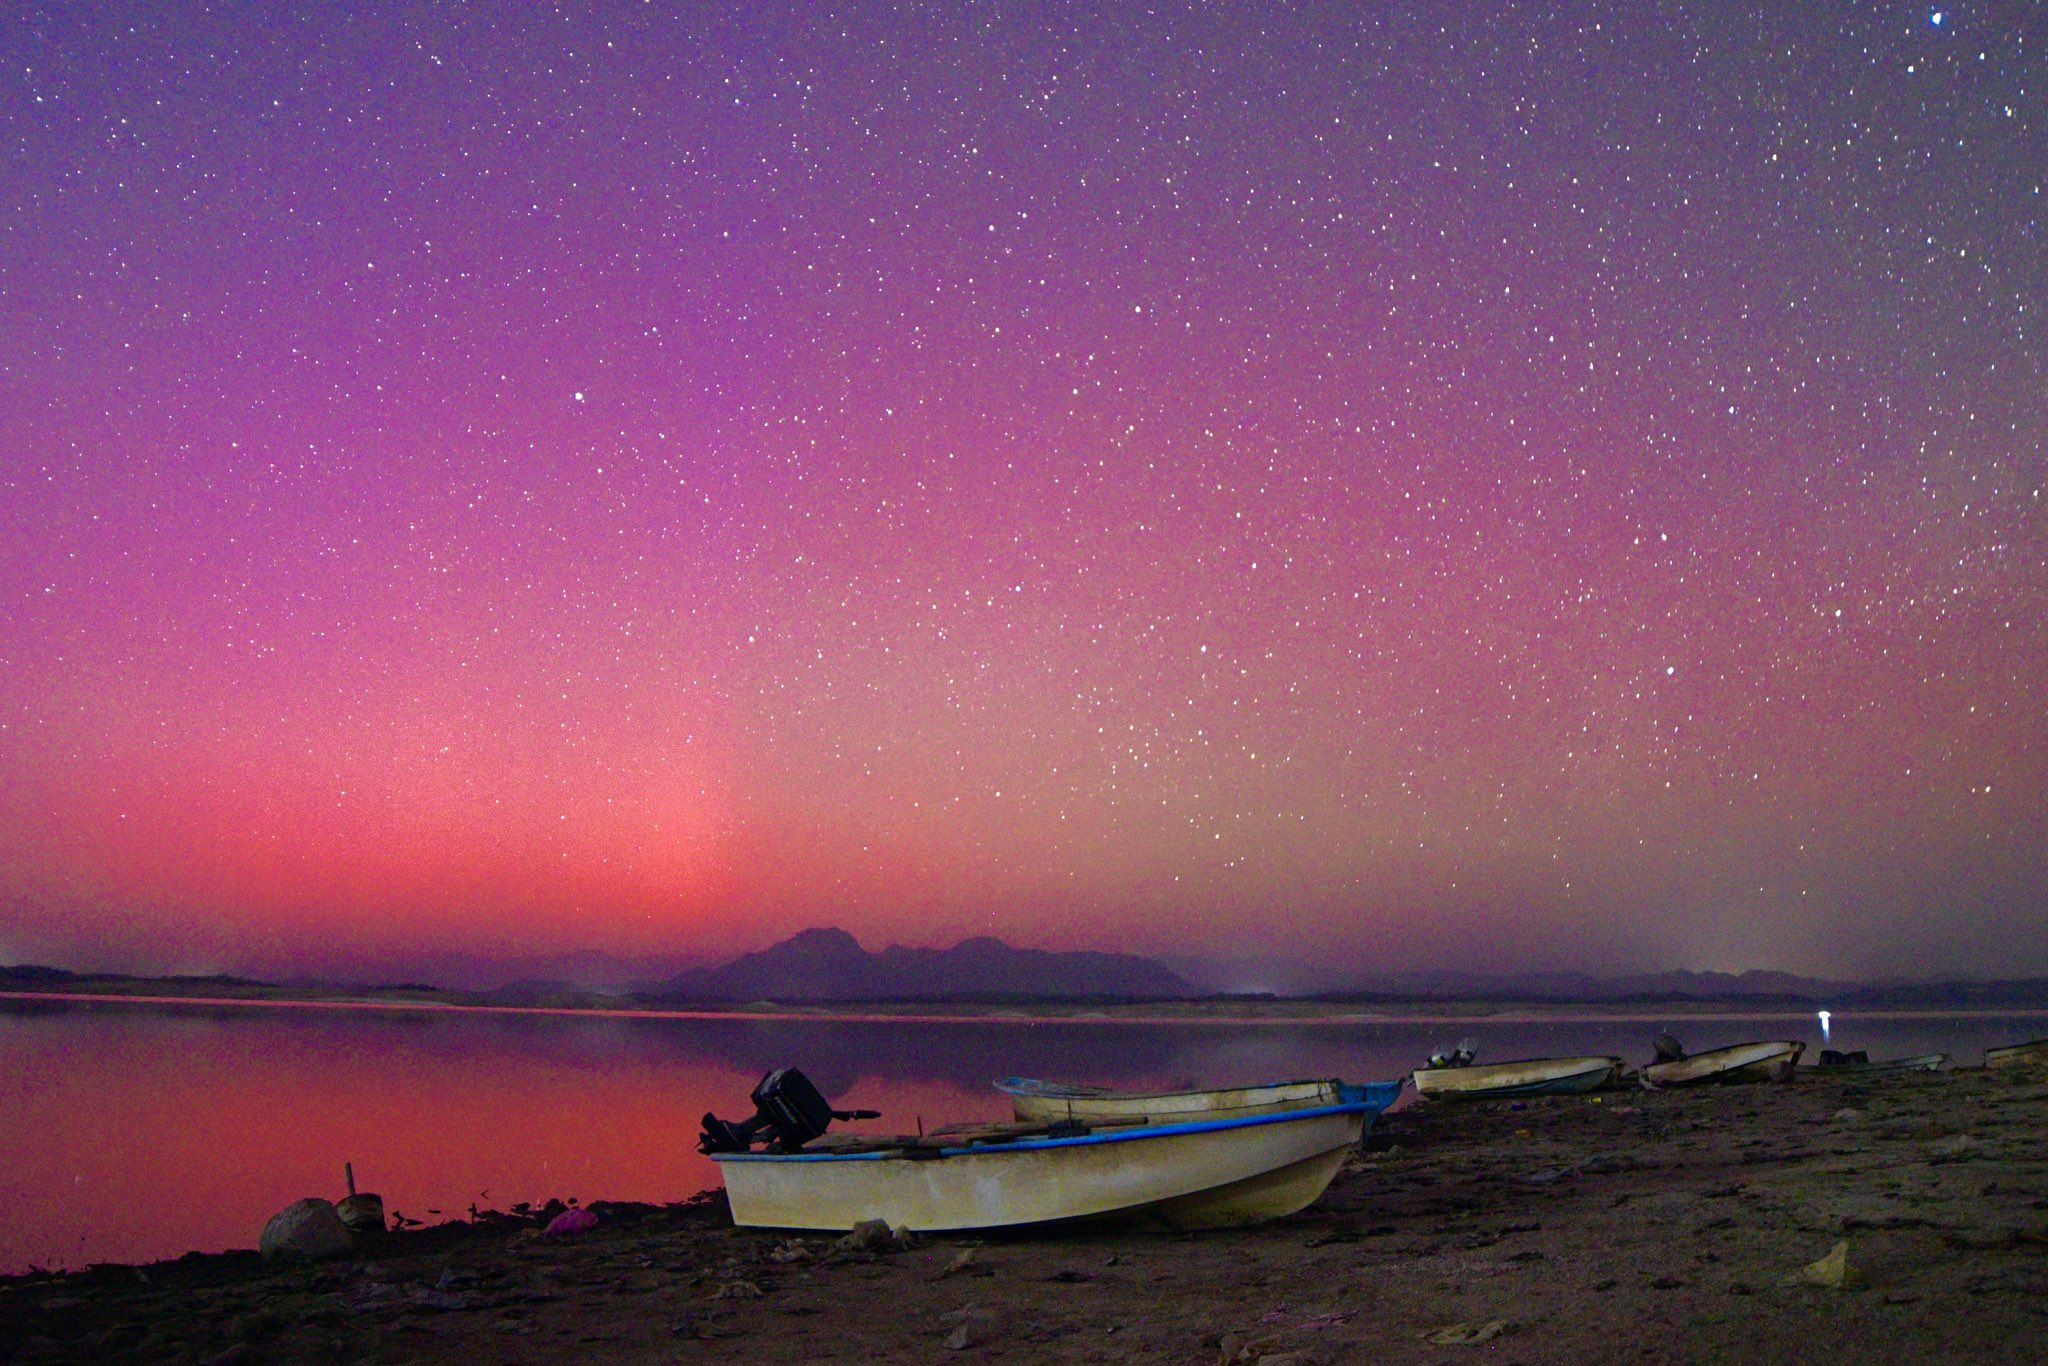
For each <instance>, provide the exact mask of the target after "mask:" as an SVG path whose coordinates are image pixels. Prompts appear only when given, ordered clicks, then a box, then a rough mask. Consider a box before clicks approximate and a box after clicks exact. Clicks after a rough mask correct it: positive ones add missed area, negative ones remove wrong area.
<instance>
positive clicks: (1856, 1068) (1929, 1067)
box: [1819, 1053, 1948, 1077]
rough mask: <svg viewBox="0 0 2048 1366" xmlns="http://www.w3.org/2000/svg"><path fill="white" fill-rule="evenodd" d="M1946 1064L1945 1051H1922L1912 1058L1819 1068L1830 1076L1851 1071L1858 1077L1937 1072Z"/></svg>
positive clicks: (1840, 1064)
mask: <svg viewBox="0 0 2048 1366" xmlns="http://www.w3.org/2000/svg"><path fill="white" fill-rule="evenodd" d="M1947 1065H1948V1054H1946V1053H1922V1054H1920V1055H1919V1056H1918V1057H1912V1058H1884V1059H1882V1060H1880V1061H1878V1062H1850V1063H1838V1064H1836V1065H1835V1066H1833V1067H1829V1066H1825V1065H1823V1066H1822V1067H1821V1068H1820V1069H1819V1070H1820V1071H1821V1072H1822V1073H1823V1074H1825V1075H1829V1076H1832V1075H1834V1074H1836V1073H1838V1072H1839V1073H1852V1074H1854V1075H1856V1076H1859V1077H1867V1076H1871V1075H1873V1074H1883V1073H1887V1072H1939V1071H1940V1070H1941V1069H1942V1068H1943V1067H1946V1066H1947Z"/></svg>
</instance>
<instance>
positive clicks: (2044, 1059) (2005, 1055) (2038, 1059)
mask: <svg viewBox="0 0 2048 1366" xmlns="http://www.w3.org/2000/svg"><path fill="white" fill-rule="evenodd" d="M1984 1065H1985V1066H1986V1067H2048V1039H2035V1040H2033V1041H2031V1042H2029V1043H2009V1044H2007V1045H2006V1046H2005V1047H2003V1048H1987V1049H1985V1050H1984Z"/></svg>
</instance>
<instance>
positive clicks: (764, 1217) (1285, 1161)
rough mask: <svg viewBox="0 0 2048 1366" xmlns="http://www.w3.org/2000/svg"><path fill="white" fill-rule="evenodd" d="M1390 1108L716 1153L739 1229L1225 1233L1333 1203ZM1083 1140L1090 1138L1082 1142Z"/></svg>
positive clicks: (1345, 1106) (1343, 1106) (1347, 1107)
mask: <svg viewBox="0 0 2048 1366" xmlns="http://www.w3.org/2000/svg"><path fill="white" fill-rule="evenodd" d="M1380 1108H1381V1107H1380V1106H1378V1105H1375V1104H1372V1103H1369V1102H1366V1101H1348V1102H1343V1103H1340V1104H1336V1105H1312V1106H1308V1107H1305V1108H1302V1109H1294V1110H1280V1111H1274V1112H1272V1113H1268V1114H1258V1115H1239V1116H1236V1117H1233V1118H1225V1119H1209V1120H1198V1121H1193V1122H1188V1123H1180V1124H1141V1125H1121V1126H1116V1127H1095V1128H1089V1127H1086V1126H1082V1125H1076V1124H1073V1123H1071V1122H1068V1123H1067V1124H1065V1125H1059V1126H1053V1127H1052V1129H1051V1130H1050V1131H1042V1132H1040V1133H1039V1134H1037V1135H1035V1136H1024V1137H1017V1136H1012V1135H1011V1134H1007V1133H1003V1132H1001V1129H1002V1128H1004V1127H1012V1126H996V1129H997V1132H995V1133H993V1134H992V1135H991V1141H986V1142H980V1141H973V1139H972V1138H971V1137H969V1136H967V1135H957V1136H951V1137H949V1136H945V1135H939V1134H934V1135H932V1136H931V1137H929V1138H919V1139H909V1138H904V1139H866V1138H862V1137H860V1136H847V1137H844V1138H838V1139H836V1140H833V1141H831V1142H828V1143H815V1144H812V1145H809V1146H807V1147H806V1148H804V1149H802V1150H799V1151H795V1152H717V1153H713V1154H712V1157H713V1160H714V1161H716V1162H717V1163H718V1166H719V1173H720V1175H721V1176H722V1177H723V1178H724V1180H725V1191H726V1198H727V1201H728V1203H729V1204H730V1205H731V1207H732V1217H733V1222H734V1223H735V1224H740V1225H743V1226H748V1227H756V1228H793V1229H826V1230H831V1229H850V1228H852V1227H853V1226H854V1225H855V1224H857V1223H861V1222H863V1221H865V1220H870V1219H881V1220H885V1221H887V1223H888V1224H889V1225H890V1226H891V1227H893V1228H908V1229H913V1230H917V1231H919V1232H940V1231H945V1230H963V1229H990V1228H1014V1227H1019V1226H1028V1225H1034V1224H1053V1223H1064V1222H1071V1221H1078V1220H1090V1221H1104V1222H1115V1223H1119V1224H1126V1225H1133V1226H1138V1227H1146V1226H1150V1227H1157V1228H1168V1229H1201V1228H1222V1227H1228V1226H1232V1225H1237V1224H1249V1223H1257V1222H1260V1221H1263V1220H1266V1219H1274V1218H1279V1217H1280V1216H1282V1215H1287V1214H1292V1213H1294V1212H1295V1211H1297V1210H1300V1209H1302V1208H1304V1207H1305V1206H1307V1205H1308V1204H1310V1203H1311V1202H1313V1201H1314V1200H1315V1199H1316V1197H1317V1196H1319V1195H1321V1194H1322V1193H1323V1191H1324V1189H1325V1188H1326V1187H1328V1185H1329V1184H1330V1181H1331V1179H1332V1178H1333V1177H1335V1176H1336V1174H1337V1169H1338V1168H1339V1167H1340V1166H1342V1165H1343V1162H1344V1156H1345V1154H1346V1153H1348V1152H1350V1151H1351V1149H1352V1148H1353V1147H1354V1146H1355V1145H1356V1144H1357V1143H1358V1141H1359V1139H1360V1138H1361V1137H1362V1136H1363V1135H1364V1133H1365V1129H1366V1126H1367V1125H1369V1124H1370V1123H1371V1121H1372V1118H1373V1116H1374V1115H1375V1114H1377V1113H1378V1111H1379V1109H1380ZM1074 1130H1079V1132H1074Z"/></svg>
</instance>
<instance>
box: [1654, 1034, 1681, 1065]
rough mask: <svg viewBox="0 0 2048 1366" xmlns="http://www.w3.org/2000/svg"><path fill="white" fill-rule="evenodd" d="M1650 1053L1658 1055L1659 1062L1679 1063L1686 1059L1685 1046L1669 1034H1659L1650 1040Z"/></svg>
mask: <svg viewBox="0 0 2048 1366" xmlns="http://www.w3.org/2000/svg"><path fill="white" fill-rule="evenodd" d="M1650 1051H1651V1052H1652V1053H1654V1054H1656V1055H1657V1056H1656V1059H1655V1061H1657V1062H1678V1061H1680V1060H1681V1059H1683V1058H1684V1057H1685V1045H1684V1044H1682V1043H1680V1042H1679V1041H1678V1040H1676V1039H1674V1038H1672V1037H1671V1036H1670V1035H1669V1034H1659V1035H1658V1036H1657V1037H1656V1038H1654V1039H1652V1040H1650Z"/></svg>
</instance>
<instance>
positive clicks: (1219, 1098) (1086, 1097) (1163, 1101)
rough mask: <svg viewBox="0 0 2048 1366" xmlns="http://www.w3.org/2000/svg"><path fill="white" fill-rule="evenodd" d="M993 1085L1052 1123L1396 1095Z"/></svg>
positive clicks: (1351, 1089) (1017, 1106)
mask: <svg viewBox="0 0 2048 1366" xmlns="http://www.w3.org/2000/svg"><path fill="white" fill-rule="evenodd" d="M996 1089H997V1090H998V1091H1001V1092H1003V1093H1005V1094H1006V1095H1008V1096H1009V1097H1010V1106H1011V1108H1012V1109H1013V1110H1015V1111H1016V1114H1017V1118H1018V1119H1020V1120H1025V1121H1036V1122H1041V1123H1050V1122H1052V1121H1054V1120H1062V1119H1075V1120H1080V1121H1082V1122H1084V1123H1086V1122H1091V1121H1096V1120H1103V1119H1143V1120H1149V1121H1151V1122H1153V1123H1155V1124H1173V1123H1180V1122H1185V1121H1188V1120H1197V1119H1232V1118H1236V1117H1239V1116H1242V1115H1267V1114H1273V1113H1275V1112H1276V1111H1280V1110H1300V1109H1305V1108H1307V1107H1309V1106H1313V1105H1342V1104H1344V1103H1346V1102H1347V1101H1366V1102H1368V1103H1370V1104H1372V1105H1373V1106H1374V1108H1375V1109H1379V1110H1384V1109H1385V1108H1386V1107H1387V1106H1389V1105H1392V1104H1393V1103H1394V1099H1395V1097H1396V1096H1397V1095H1398V1094H1399V1093H1400V1090H1401V1083H1400V1082H1397V1081H1388V1082H1370V1083H1367V1084H1365V1085H1363V1086H1351V1085H1347V1084H1346V1083H1344V1082H1341V1081H1337V1080H1334V1079H1331V1080H1320V1081H1276V1082H1268V1083H1266V1084H1265V1085H1263V1086H1227V1087H1220V1088H1216V1089H1213V1090H1207V1091H1112V1090H1109V1089H1107V1088H1105V1087H1101V1086H1074V1085H1069V1084H1068V1083H1065V1082H1057V1081H1040V1080H1038V1079H1037V1078H1035V1077H1004V1078H1003V1079H1002V1080H1001V1081H999V1082H997V1083H996Z"/></svg>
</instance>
